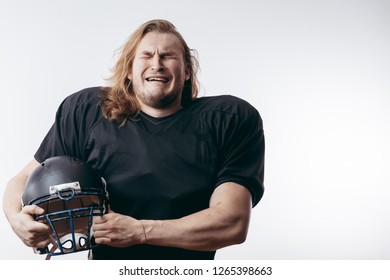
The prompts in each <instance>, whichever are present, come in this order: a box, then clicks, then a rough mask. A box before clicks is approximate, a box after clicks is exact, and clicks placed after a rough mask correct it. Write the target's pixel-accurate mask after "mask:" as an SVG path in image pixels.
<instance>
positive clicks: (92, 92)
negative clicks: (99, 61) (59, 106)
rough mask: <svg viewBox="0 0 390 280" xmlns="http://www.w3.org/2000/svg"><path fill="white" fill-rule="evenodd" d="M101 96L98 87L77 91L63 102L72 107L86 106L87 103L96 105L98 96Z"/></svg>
mask: <svg viewBox="0 0 390 280" xmlns="http://www.w3.org/2000/svg"><path fill="white" fill-rule="evenodd" d="M100 94H101V88H100V87H89V88H84V89H82V90H79V91H77V92H75V93H72V94H70V95H69V96H67V97H66V98H65V100H64V102H67V103H71V104H74V105H86V104H89V103H95V104H96V103H98V102H99V95H100Z"/></svg>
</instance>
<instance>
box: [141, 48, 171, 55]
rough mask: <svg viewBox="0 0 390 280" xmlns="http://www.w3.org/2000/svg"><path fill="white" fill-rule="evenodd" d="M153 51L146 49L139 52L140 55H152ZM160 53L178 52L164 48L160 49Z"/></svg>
mask: <svg viewBox="0 0 390 280" xmlns="http://www.w3.org/2000/svg"><path fill="white" fill-rule="evenodd" d="M153 53H154V51H146V50H145V51H142V52H141V54H142V55H152V54H153ZM160 55H178V53H177V52H175V51H173V50H169V49H166V50H162V51H161V52H160Z"/></svg>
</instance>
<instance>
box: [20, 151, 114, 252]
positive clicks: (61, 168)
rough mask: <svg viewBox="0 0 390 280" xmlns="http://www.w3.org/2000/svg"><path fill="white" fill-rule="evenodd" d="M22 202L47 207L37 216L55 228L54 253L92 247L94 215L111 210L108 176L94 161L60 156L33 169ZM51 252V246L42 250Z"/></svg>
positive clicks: (53, 229)
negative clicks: (100, 171)
mask: <svg viewBox="0 0 390 280" xmlns="http://www.w3.org/2000/svg"><path fill="white" fill-rule="evenodd" d="M22 202H23V206H26V205H38V206H39V207H41V208H43V209H44V210H45V214H43V215H40V216H37V217H36V220H37V221H39V222H42V223H45V224H49V225H50V227H51V229H52V236H51V238H52V244H53V247H52V250H50V253H49V255H50V256H51V255H62V254H67V253H74V252H78V251H83V250H89V249H90V248H92V246H91V227H92V218H93V216H101V215H103V214H105V213H106V212H107V206H108V195H107V192H106V183H105V181H104V179H103V178H102V177H101V176H100V175H99V173H98V172H97V171H96V170H95V169H93V168H92V167H91V166H90V165H88V164H87V163H85V162H83V161H81V160H79V159H77V158H74V157H69V156H57V157H52V158H49V159H46V160H45V161H44V162H42V163H41V164H40V165H39V166H38V167H36V168H35V169H34V170H33V172H32V173H31V174H30V176H29V177H28V179H27V181H26V185H25V189H24V192H23V195H22ZM48 252H49V248H45V249H42V250H40V253H48Z"/></svg>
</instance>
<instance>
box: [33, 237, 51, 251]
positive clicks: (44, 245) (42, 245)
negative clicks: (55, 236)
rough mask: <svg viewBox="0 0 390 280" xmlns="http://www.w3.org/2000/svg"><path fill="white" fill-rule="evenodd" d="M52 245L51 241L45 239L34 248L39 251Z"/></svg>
mask: <svg viewBox="0 0 390 280" xmlns="http://www.w3.org/2000/svg"><path fill="white" fill-rule="evenodd" d="M50 243H51V240H50V239H45V240H42V241H40V242H37V243H36V244H35V245H34V246H33V247H34V248H37V249H40V248H46V247H47V246H49V245H50Z"/></svg>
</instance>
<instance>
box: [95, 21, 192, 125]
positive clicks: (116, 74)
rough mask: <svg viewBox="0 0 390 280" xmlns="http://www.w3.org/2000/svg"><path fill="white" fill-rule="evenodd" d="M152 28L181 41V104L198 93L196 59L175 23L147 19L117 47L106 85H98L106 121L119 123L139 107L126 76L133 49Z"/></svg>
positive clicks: (130, 66)
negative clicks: (183, 79)
mask: <svg viewBox="0 0 390 280" xmlns="http://www.w3.org/2000/svg"><path fill="white" fill-rule="evenodd" d="M152 31H156V32H160V33H172V34H174V35H175V36H176V37H177V38H178V39H179V40H180V42H181V43H182V45H183V50H184V60H185V65H186V67H187V69H188V71H189V74H190V78H189V79H188V80H187V81H186V82H185V83H184V88H183V92H182V98H181V103H182V104H181V105H182V106H186V105H188V104H190V103H191V101H192V100H194V99H195V98H196V97H197V96H198V92H199V83H198V78H197V75H196V74H197V71H198V68H199V63H198V60H197V58H196V56H195V53H194V50H192V49H190V48H189V47H188V45H187V43H186V42H185V41H184V39H183V37H182V36H181V35H180V33H179V32H178V31H177V30H176V27H175V26H174V25H173V24H172V23H170V22H169V21H166V20H161V19H157V20H151V21H148V22H146V23H144V24H142V25H141V26H140V27H139V28H138V29H137V30H136V31H135V32H134V33H133V34H132V35H131V36H130V38H129V40H128V41H127V42H126V43H125V44H124V46H123V47H122V48H121V50H120V56H119V58H118V60H117V62H116V64H115V66H114V67H113V68H112V76H111V77H110V78H109V79H108V81H109V82H110V84H109V86H107V87H103V88H102V94H101V96H100V101H101V106H102V112H103V115H104V117H105V118H107V119H108V120H110V121H119V122H120V123H121V125H123V124H124V123H125V122H126V120H127V119H134V118H135V117H136V116H137V114H138V113H139V111H140V105H139V103H138V100H137V99H136V97H135V94H134V92H133V90H132V87H131V81H130V80H129V79H128V78H127V76H128V73H129V72H130V71H131V69H132V65H133V61H134V56H135V52H136V49H137V47H138V45H139V43H140V42H141V40H142V39H143V37H144V36H145V35H146V34H147V33H149V32H152Z"/></svg>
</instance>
